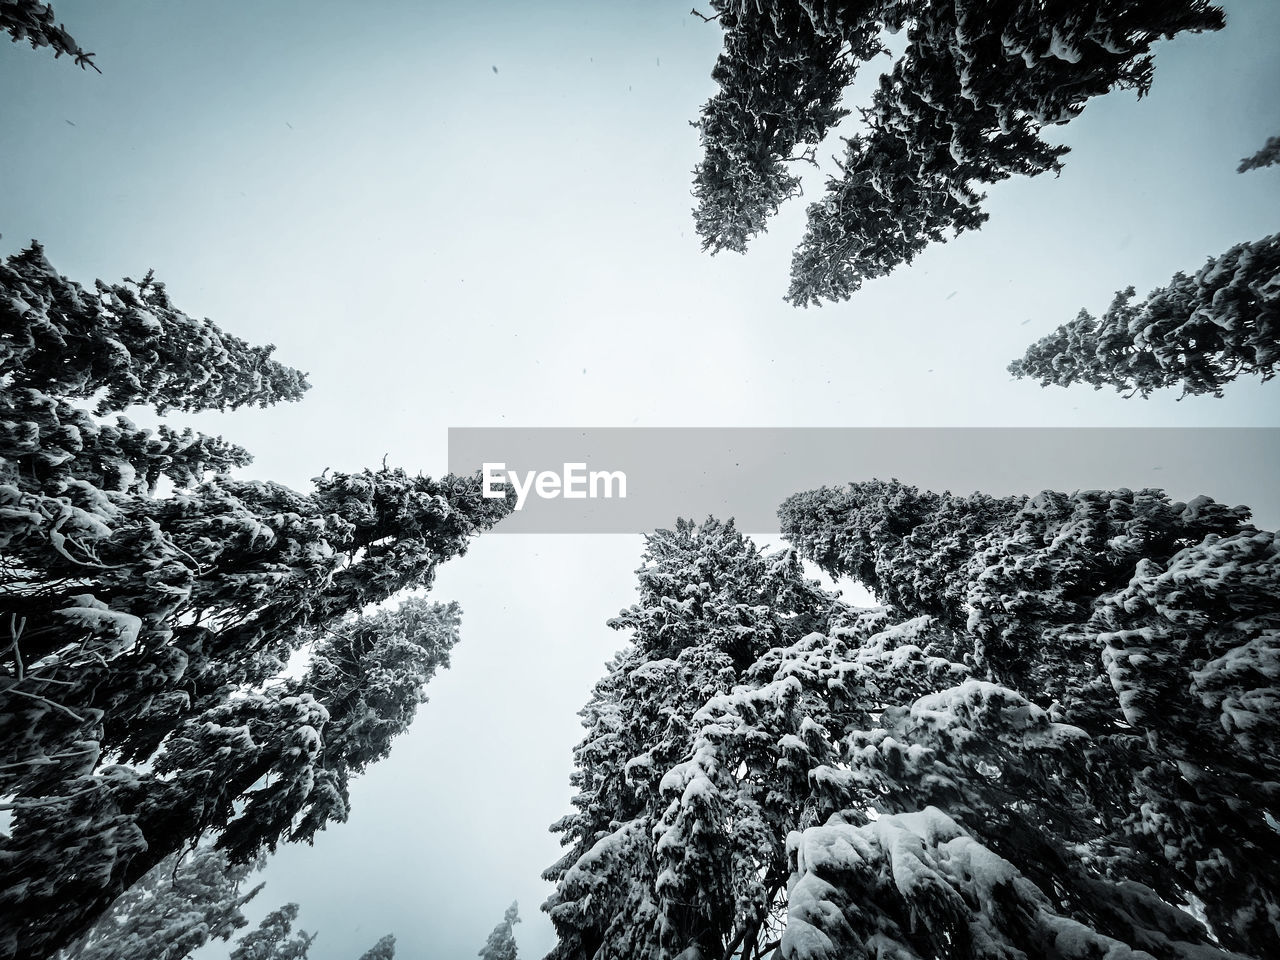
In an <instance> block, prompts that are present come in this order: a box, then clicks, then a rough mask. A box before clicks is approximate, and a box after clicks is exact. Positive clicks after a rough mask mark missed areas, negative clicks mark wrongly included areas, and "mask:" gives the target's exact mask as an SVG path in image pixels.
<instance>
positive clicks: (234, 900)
mask: <svg viewBox="0 0 1280 960" xmlns="http://www.w3.org/2000/svg"><path fill="white" fill-rule="evenodd" d="M256 866H257V865H256V864H252V863H244V864H233V863H228V862H227V858H226V855H225V854H223V853H221V852H220V851H217V850H214V849H213V848H212V847H210V846H208V845H203V846H200V847H197V848H196V850H195V851H194V852H192V853H191V854H190V856H187V857H183V856H181V855H180V854H173V855H171V856H169V857H166V858H165V859H164V860H163V861H162V862H161V863H160V864H159V865H158V866H156V868H155V869H154V870H152V871H151V872H150V873H148V874H147V875H146V876H145V877H143V878H142V879H141V880H139V881H138V882H137V883H136V884H134V885H133V886H132V887H130V888H129V889H128V890H127V891H125V892H124V893H123V894H122V895H121V896H120V898H119V899H118V900H116V902H115V903H114V904H112V906H111V909H110V910H108V911H107V912H106V913H105V914H104V915H103V916H102V918H101V919H100V920H99V921H98V922H97V923H95V924H94V925H93V927H92V929H91V930H90V931H89V933H88V934H86V935H85V936H84V937H83V938H81V939H80V940H79V941H78V942H77V943H75V944H74V945H73V946H71V947H69V948H67V949H66V950H63V951H61V952H59V953H58V955H57V960H138V958H140V957H146V958H148V960H183V958H185V957H187V956H189V955H190V954H191V953H193V952H194V951H195V950H197V949H199V948H200V947H202V946H204V945H205V944H206V943H208V942H209V941H210V940H230V939H231V936H232V934H234V933H235V932H236V931H237V930H239V929H241V928H242V927H245V926H247V924H248V921H247V920H246V919H245V916H244V913H243V912H242V909H241V908H242V907H244V905H245V904H246V903H248V902H249V901H250V900H252V899H253V898H254V897H255V896H257V895H258V893H259V892H260V891H261V890H262V886H263V885H262V884H258V885H257V886H255V887H254V888H253V889H251V890H248V891H242V890H241V885H242V884H243V883H244V881H245V879H246V878H247V877H248V876H249V874H250V873H252V872H253V870H254V869H256Z"/></svg>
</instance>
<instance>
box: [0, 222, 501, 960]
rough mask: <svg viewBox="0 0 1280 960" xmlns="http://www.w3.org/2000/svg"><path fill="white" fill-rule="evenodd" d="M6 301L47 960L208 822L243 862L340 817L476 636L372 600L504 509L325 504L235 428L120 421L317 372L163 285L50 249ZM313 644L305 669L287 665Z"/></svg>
mask: <svg viewBox="0 0 1280 960" xmlns="http://www.w3.org/2000/svg"><path fill="white" fill-rule="evenodd" d="M0 311H3V317H2V319H3V321H4V328H5V330H6V333H7V336H6V337H4V338H3V342H4V345H3V346H0V374H3V377H4V379H3V381H0V382H2V383H3V389H2V390H0V412H2V413H3V417H2V418H0V419H3V422H4V423H3V428H0V505H2V506H3V510H2V511H0V598H2V600H3V603H2V605H0V625H2V628H3V629H4V630H5V631H6V632H7V644H6V646H5V647H4V649H3V651H2V652H0V667H2V669H3V674H0V792H2V793H3V794H4V795H5V796H6V797H8V798H10V799H9V800H8V802H6V804H5V806H6V808H7V809H9V810H11V811H12V812H13V828H12V830H11V832H10V833H9V835H7V836H5V837H3V838H0V906H3V909H2V910H0V956H3V957H9V956H23V957H33V958H40V957H44V956H48V955H49V953H51V952H52V951H54V950H56V949H58V948H59V947H61V946H63V945H65V944H67V943H69V942H70V941H71V940H73V939H74V938H75V937H77V936H79V935H80V934H82V933H83V932H84V931H85V930H86V929H87V928H88V927H89V925H90V924H92V922H93V921H94V919H95V918H96V917H97V916H99V915H100V914H101V912H102V911H103V910H105V909H106V908H107V907H109V905H110V904H111V903H112V901H113V900H114V899H115V898H116V897H117V896H119V895H120V893H121V892H122V891H124V890H126V889H128V888H129V886H130V885H131V884H133V883H134V882H136V881H137V880H139V879H140V878H141V877H143V876H144V875H146V874H147V873H148V871H149V870H151V869H152V868H153V867H155V866H156V865H157V864H158V863H160V861H162V860H163V859H164V858H165V857H167V856H169V855H170V854H172V853H173V852H175V851H177V850H179V849H181V848H182V847H184V846H186V845H189V844H192V843H194V842H195V841H196V840H197V839H198V838H199V837H201V836H202V835H204V834H206V833H209V832H212V833H213V834H214V835H215V836H216V839H217V842H218V844H219V846H220V848H221V849H225V850H227V851H228V852H229V853H230V854H231V855H232V856H233V858H234V859H235V860H236V861H237V862H242V861H247V860H250V859H252V858H253V857H255V856H256V855H257V853H258V852H259V851H260V850H262V849H271V848H273V847H274V846H275V844H276V843H278V842H280V841H283V840H298V839H309V838H310V837H311V836H313V835H314V833H315V831H316V830H319V829H322V828H323V826H324V825H325V823H327V822H330V821H332V820H342V819H345V816H346V809H347V782H348V779H349V777H350V776H351V775H353V774H356V773H358V772H359V771H361V770H362V769H364V768H365V766H367V764H368V763H370V762H373V761H375V760H377V759H378V758H380V757H382V756H384V755H385V753H386V751H387V749H388V748H389V744H390V740H391V738H392V737H394V736H395V735H396V734H397V733H399V732H400V731H402V730H403V729H404V728H405V727H406V726H407V725H408V722H409V721H410V720H411V719H412V716H413V712H414V710H415V708H416V706H417V704H418V703H419V702H420V700H421V693H420V689H421V687H422V685H423V684H424V683H425V682H426V681H427V680H428V679H429V678H430V676H431V675H432V674H433V673H434V671H435V670H436V669H437V668H438V667H440V666H443V665H444V664H445V663H447V652H448V649H449V648H450V646H451V645H452V644H453V642H454V641H455V639H456V633H457V624H458V613H457V610H456V608H453V607H439V606H435V605H431V604H427V603H425V602H424V601H421V600H411V601H409V602H408V603H406V604H404V605H403V606H402V607H401V608H400V609H398V610H389V611H384V612H382V613H377V614H373V615H368V616H359V615H358V613H359V611H361V610H362V609H364V608H366V607H368V606H370V605H372V604H380V603H383V602H384V601H387V600H388V599H390V598H392V597H393V596H394V595H396V594H397V593H399V592H401V591H404V590H406V589H412V588H424V587H428V586H430V584H431V582H432V580H433V579H434V576H435V571H436V569H437V567H438V565H439V564H440V563H442V562H443V561H445V560H447V559H448V558H450V557H452V556H456V555H458V554H460V553H463V552H465V549H466V545H467V543H468V541H469V540H470V538H471V537H473V536H475V535H476V534H477V533H479V532H481V531H483V530H485V529H487V528H488V527H490V526H491V525H492V524H493V523H494V522H496V521H497V520H498V519H499V518H501V516H503V515H504V514H505V513H506V511H507V510H508V509H509V506H508V504H507V503H506V501H504V500H501V499H497V500H494V499H488V498H485V497H484V496H483V495H482V492H481V490H480V486H479V482H478V478H476V477H471V478H458V477H446V478H443V479H441V480H432V479H430V478H426V477H420V476H419V477H413V476H410V475H408V474H406V473H405V472H403V471H401V470H395V469H386V468H384V469H382V470H379V471H364V472H362V473H357V474H345V473H338V474H332V475H326V476H323V477H320V478H317V480H316V481H315V489H314V490H313V491H312V492H310V493H299V492H295V491H292V490H289V489H287V488H285V487H282V486H280V485H278V484H272V483H264V482H258V481H244V480H235V479H232V478H231V477H229V476H228V475H227V473H226V471H228V470H229V469H231V468H233V467H236V466H242V465H244V464H245V463H247V462H248V455H247V454H246V453H245V452H244V451H243V450H242V449H240V448H238V447H235V446H234V445H231V444H227V443H226V442H224V441H222V440H221V439H219V438H208V437H203V436H200V435H198V434H193V433H190V432H188V431H183V432H178V431H174V430H172V429H167V428H161V429H160V430H159V431H158V432H157V433H155V434H153V433H151V432H149V431H145V430H140V429H139V428H137V427H136V426H134V425H133V424H132V423H130V422H129V421H128V420H126V419H124V418H123V417H122V416H119V415H118V414H117V416H116V418H115V422H114V423H108V422H103V421H102V420H101V419H100V418H101V417H103V416H105V415H108V414H111V413H113V412H116V411H118V410H119V409H120V407H121V406H123V405H125V404H147V405H150V406H152V407H154V408H155V409H157V410H159V411H163V410H167V409H182V410H200V409H211V408H212V409H222V408H226V407H236V406H241V405H245V404H270V403H274V402H277V401H279V400H281V399H296V398H297V397H298V396H299V395H300V394H301V391H302V390H303V389H304V388H305V386H306V382H305V378H303V377H302V375H301V374H299V373H298V372H297V371H294V370H290V369H289V368H287V367H284V366H282V365H280V364H278V363H277V362H276V361H274V360H273V359H271V357H270V350H269V349H263V348H257V347H252V346H250V345H249V344H247V343H245V342H244V341H241V340H239V339H237V338H235V337H232V336H230V335H227V334H224V333H222V332H221V331H220V330H219V329H218V328H217V327H216V326H214V325H213V324H211V323H209V322H208V321H195V320H192V319H191V318H190V317H187V316H186V315H185V314H182V313H181V312H180V311H178V310H176V308H174V307H173V306H172V304H171V303H170V302H169V301H168V299H167V296H166V295H165V294H164V291H163V288H162V287H160V286H159V285H158V284H156V283H155V282H154V280H152V279H151V278H150V277H148V278H147V279H146V280H145V281H143V282H141V283H139V284H132V283H130V282H126V284H124V285H117V286H116V287H107V286H105V285H102V284H99V285H98V287H97V289H96V292H87V291H85V290H84V289H83V288H81V287H79V286H78V285H76V284H74V283H72V282H70V281H68V280H66V279H65V278H62V277H60V276H59V275H57V274H56V272H55V271H53V270H52V268H50V267H49V265H48V263H47V261H46V260H45V258H44V256H43V253H42V252H41V251H40V250H39V248H38V247H36V246H33V247H32V248H30V249H28V250H27V251H24V252H23V253H22V254H19V255H17V256H16V257H11V258H10V259H9V261H8V263H7V264H6V265H5V266H4V269H3V270H0ZM68 351H70V352H69V353H68ZM77 400H79V401H87V400H92V401H97V406H96V408H95V413H92V414H91V413H89V412H88V411H85V410H82V409H79V408H77V407H76V406H74V401H77ZM161 476H167V477H168V478H169V479H170V480H171V481H172V483H173V485H174V490H173V492H172V493H171V494H169V495H166V496H163V497H158V496H156V495H155V490H156V485H157V481H158V479H159V478H160V477H161ZM304 648H306V649H308V650H310V651H312V652H313V653H314V655H315V659H314V661H313V664H312V668H311V671H310V672H309V673H308V674H307V675H305V676H304V677H303V678H302V679H300V680H291V681H283V680H280V679H279V674H280V673H281V671H282V669H283V667H284V665H285V663H286V661H287V660H288V659H289V657H290V656H291V655H292V654H293V653H294V652H296V651H299V650H302V649H304Z"/></svg>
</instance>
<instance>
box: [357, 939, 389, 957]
mask: <svg viewBox="0 0 1280 960" xmlns="http://www.w3.org/2000/svg"><path fill="white" fill-rule="evenodd" d="M395 956H396V938H395V935H394V934H390V933H388V934H387V935H386V936H385V937H383V938H382V939H381V940H379V941H378V942H377V943H375V944H374V945H373V946H372V947H370V948H369V949H368V950H366V951H365V952H364V953H362V954H361V955H360V960H395Z"/></svg>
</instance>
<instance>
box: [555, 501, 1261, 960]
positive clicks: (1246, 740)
mask: <svg viewBox="0 0 1280 960" xmlns="http://www.w3.org/2000/svg"><path fill="white" fill-rule="evenodd" d="M780 515H781V517H782V521H783V525H784V529H785V530H786V531H787V534H788V537H789V539H791V541H792V542H793V544H794V545H795V546H794V549H789V550H783V551H779V552H777V553H774V554H764V553H761V552H760V551H758V550H757V549H756V548H754V547H753V546H752V545H750V544H749V543H748V542H747V541H745V540H744V539H743V538H741V536H740V535H737V534H736V533H735V532H734V531H733V530H732V526H731V525H724V524H719V523H717V522H715V521H709V522H708V523H707V524H705V525H703V526H702V527H701V528H698V527H694V526H692V525H690V524H684V523H682V524H680V525H679V526H678V527H677V529H676V531H671V532H667V531H664V532H660V533H658V534H655V535H654V536H653V537H651V538H650V539H649V551H648V553H647V554H646V562H645V566H644V567H642V568H641V570H640V571H639V577H640V600H639V602H638V603H637V604H636V606H635V607H633V608H631V609H630V610H628V611H624V613H623V615H622V616H621V617H619V618H618V620H617V621H615V623H616V624H617V625H618V626H621V627H625V628H627V629H630V630H631V631H632V641H633V642H632V645H631V646H630V647H628V648H627V649H625V650H624V651H623V652H622V653H620V654H619V655H618V656H617V657H616V658H615V660H614V661H613V663H611V664H610V668H609V671H608V673H607V675H606V677H605V678H604V679H603V680H602V681H601V682H600V683H599V684H598V685H597V687H596V689H595V691H594V693H593V696H592V699H591V700H590V702H589V703H588V705H587V707H586V708H585V709H584V711H583V713H582V716H583V721H584V725H585V726H586V728H587V734H586V738H585V739H584V741H583V742H582V744H581V745H580V746H579V747H578V749H577V751H576V754H575V765H576V769H575V773H574V776H573V783H574V785H575V786H576V787H577V789H578V795H577V797H576V798H575V799H574V801H573V804H574V808H575V810H574V812H573V813H571V814H570V815H569V816H568V817H566V818H564V819H563V820H561V821H560V822H559V823H557V824H556V825H555V826H554V827H553V830H555V831H556V832H558V833H560V834H561V835H562V841H563V842H564V843H565V844H566V846H567V847H568V850H567V852H566V855H565V857H564V858H563V859H562V860H561V861H560V862H559V863H558V864H556V865H555V866H553V867H552V868H551V869H550V870H549V871H548V872H547V877H548V879H551V880H553V881H554V882H555V883H556V890H555V892H554V893H553V895H552V896H551V898H550V899H549V900H548V901H547V903H546V904H545V906H544V909H546V910H547V911H548V912H549V914H550V917H551V919H552V922H553V924H554V925H555V928H556V931H557V935H558V942H557V945H556V947H555V949H554V950H553V951H552V954H551V957H552V958H555V960H568V958H594V960H606V958H622V957H628V958H655V960H656V958H663V960H667V958H681V960H693V958H709V957H735V956H736V957H740V958H741V960H752V958H755V960H764V958H766V957H770V956H772V955H774V953H775V952H776V953H777V955H779V956H782V957H786V958H788V960H810V958H831V960H835V958H849V957H864V956H865V957H914V958H921V960H927V958H944V957H945V958H984V960H986V958H997V957H999V958H1007V957H1015V956H1059V957H1064V958H1080V960H1084V958H1092V957H1100V956H1107V957H1111V958H1121V957H1135V958H1136V957H1143V958H1147V957H1155V958H1159V960H1175V958H1182V960H1191V958H1201V960H1207V958H1211V957H1217V958H1225V957H1228V956H1236V955H1239V954H1245V955H1251V956H1256V957H1261V956H1269V955H1271V954H1273V953H1274V952H1276V950H1277V949H1280V910H1277V904H1280V889H1278V888H1277V886H1276V883H1275V880H1274V879H1273V878H1274V876H1275V875H1276V874H1275V871H1271V870H1267V869H1262V870H1260V869H1258V866H1257V865H1259V864H1263V863H1266V864H1274V863H1280V834H1278V833H1277V832H1276V831H1275V830H1274V829H1273V828H1272V827H1270V826H1268V827H1266V828H1265V829H1264V828H1263V827H1262V826H1260V825H1270V824H1274V822H1275V821H1276V819H1277V814H1278V813H1280V810H1277V801H1278V800H1280V797H1277V796H1276V795H1275V792H1274V791H1273V790H1272V789H1271V787H1270V785H1271V784H1274V783H1276V782H1280V778H1277V777H1276V771H1275V764H1276V762H1277V756H1276V752H1275V748H1274V746H1273V745H1272V740H1274V733H1275V732H1276V731H1273V730H1272V727H1273V726H1274V725H1275V723H1276V711H1275V705H1276V703H1278V702H1280V689H1277V686H1276V684H1277V682H1278V681H1280V672H1278V671H1277V663H1280V661H1278V660H1276V656H1277V651H1280V646H1277V644H1278V643H1280V607H1278V606H1277V600H1276V596H1277V595H1280V592H1278V591H1277V587H1280V550H1278V549H1277V545H1276V537H1275V535H1274V534H1271V533H1266V532H1263V531H1259V530H1257V529H1255V528H1254V527H1252V526H1251V525H1250V524H1249V523H1248V512H1247V510H1245V509H1244V508H1229V507H1225V506H1222V505H1220V504H1217V503H1214V502H1213V501H1211V500H1209V499H1208V498H1199V499H1197V500H1194V501H1191V502H1188V503H1177V502H1173V501H1170V500H1169V499H1168V498H1167V497H1165V496H1163V495H1162V494H1160V493H1159V492H1158V491H1138V492H1133V491H1128V490H1116V491H1105V492H1104V491H1086V492H1082V493H1076V494H1072V495H1066V494H1058V493H1052V492H1046V493H1044V494H1041V495H1039V496H1037V497H1029V498H1027V497H1015V498H1003V499H1001V498H992V497H987V496H984V495H979V494H975V495H972V496H969V497H956V496H952V495H950V494H933V493H928V492H923V491H919V490H916V489H915V488H912V487H910V486H907V485H905V484H900V483H896V482H870V483H864V484H852V485H850V486H849V487H848V488H843V489H834V490H833V489H824V490H817V491H810V492H808V493H805V494H800V495H797V496H796V497H793V498H791V499H790V500H789V501H788V502H787V503H786V504H784V505H783V508H782V510H781V514H780ZM801 555H803V556H805V557H807V558H810V559H813V560H816V561H817V562H819V563H820V564H821V565H822V566H823V567H824V568H825V569H826V570H827V572H828V573H830V574H832V575H834V576H850V575H851V576H854V577H856V578H857V579H859V580H860V581H861V582H862V583H863V584H864V585H866V586H867V587H869V588H871V589H873V590H874V591H875V592H876V593H877V595H878V597H879V599H880V600H881V601H882V604H883V605H882V606H880V607H877V608H874V609H871V610H858V609H854V608H850V607H847V606H845V605H843V604H842V603H840V602H839V601H838V600H837V599H836V598H835V597H833V596H831V595H830V594H827V593H825V592H824V591H822V590H821V589H819V588H818V587H817V586H816V585H815V584H812V583H810V582H808V581H806V580H805V578H804V576H803V572H802V571H801V569H800V565H799V557H800V556H801ZM1198 917H1199V918H1201V919H1197V918H1198ZM1231 951H1239V954H1232V953H1231Z"/></svg>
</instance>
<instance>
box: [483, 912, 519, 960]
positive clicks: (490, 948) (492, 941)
mask: <svg viewBox="0 0 1280 960" xmlns="http://www.w3.org/2000/svg"><path fill="white" fill-rule="evenodd" d="M519 922H520V905H519V904H518V903H512V904H511V906H509V907H507V912H506V913H505V914H503V917H502V922H501V923H499V924H498V925H497V926H496V927H494V928H493V931H492V932H491V933H490V934H489V939H487V940H486V941H485V942H484V946H483V947H481V948H480V958H481V960H516V957H517V956H518V955H519V953H518V951H517V950H516V936H515V926H516V924H517V923H519Z"/></svg>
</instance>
